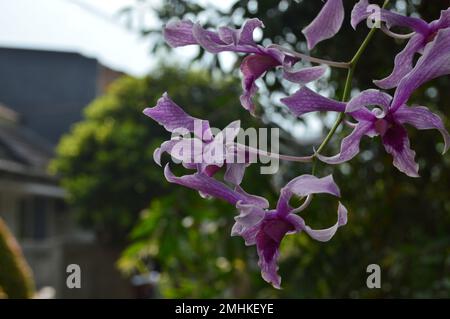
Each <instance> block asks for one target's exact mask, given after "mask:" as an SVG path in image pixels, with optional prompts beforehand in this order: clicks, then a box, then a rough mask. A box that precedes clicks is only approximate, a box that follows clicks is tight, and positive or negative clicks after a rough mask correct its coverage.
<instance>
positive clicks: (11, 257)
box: [0, 218, 34, 299]
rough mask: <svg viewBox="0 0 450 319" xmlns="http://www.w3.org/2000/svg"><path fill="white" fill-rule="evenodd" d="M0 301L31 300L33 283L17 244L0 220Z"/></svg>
mask: <svg viewBox="0 0 450 319" xmlns="http://www.w3.org/2000/svg"><path fill="white" fill-rule="evenodd" d="M0 252H1V254H0V299H2V298H14V299H25V298H31V297H33V294H34V281H33V275H32V273H31V270H30V268H29V267H28V264H27V262H26V261H25V258H24V257H23V255H22V251H21V249H20V246H19V244H18V243H17V241H16V239H15V238H14V237H13V235H12V234H11V232H10V231H9V229H8V228H7V226H6V224H5V223H4V222H3V220H2V219H1V218H0Z"/></svg>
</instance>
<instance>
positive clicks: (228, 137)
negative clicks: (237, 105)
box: [219, 120, 241, 143]
mask: <svg viewBox="0 0 450 319" xmlns="http://www.w3.org/2000/svg"><path fill="white" fill-rule="evenodd" d="M240 130H241V121H240V120H236V121H233V122H231V123H230V124H228V125H227V126H226V127H225V128H224V129H223V130H222V131H221V132H220V133H219V134H222V137H221V138H220V139H222V140H223V142H224V143H232V142H233V141H234V139H235V138H236V136H238V134H239V132H240Z"/></svg>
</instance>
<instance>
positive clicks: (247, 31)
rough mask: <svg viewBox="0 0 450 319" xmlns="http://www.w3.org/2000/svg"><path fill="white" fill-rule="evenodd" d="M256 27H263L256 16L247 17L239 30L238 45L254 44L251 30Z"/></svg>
mask: <svg viewBox="0 0 450 319" xmlns="http://www.w3.org/2000/svg"><path fill="white" fill-rule="evenodd" d="M256 28H264V24H263V22H262V21H261V20H259V19H257V18H253V19H248V20H246V21H245V23H244V25H243V26H242V27H241V29H240V30H239V39H238V43H239V44H240V45H256V43H255V41H254V40H253V32H254V31H255V29H256Z"/></svg>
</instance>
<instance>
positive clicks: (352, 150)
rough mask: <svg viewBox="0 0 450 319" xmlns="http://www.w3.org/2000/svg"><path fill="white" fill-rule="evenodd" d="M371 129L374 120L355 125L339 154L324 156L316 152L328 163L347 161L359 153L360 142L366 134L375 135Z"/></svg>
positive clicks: (343, 141)
mask: <svg viewBox="0 0 450 319" xmlns="http://www.w3.org/2000/svg"><path fill="white" fill-rule="evenodd" d="M371 131H373V122H366V121H361V122H359V123H358V125H357V126H356V127H355V129H354V130H353V132H352V133H351V134H350V135H348V136H347V137H345V138H344V139H343V140H342V143H341V151H340V152H339V154H337V155H335V156H332V157H327V156H323V155H321V154H316V156H317V158H318V159H319V160H321V161H322V162H325V163H328V164H340V163H344V162H347V161H349V160H351V159H352V158H353V157H355V156H356V155H357V154H358V153H359V143H360V141H361V138H362V137H363V136H364V135H366V134H370V135H373V133H372V132H371Z"/></svg>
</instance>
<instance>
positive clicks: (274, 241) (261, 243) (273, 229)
mask: <svg viewBox="0 0 450 319" xmlns="http://www.w3.org/2000/svg"><path fill="white" fill-rule="evenodd" d="M293 231H295V227H294V225H293V224H292V223H291V222H289V220H286V219H281V218H275V219H272V220H265V221H263V222H262V225H261V228H260V231H259V232H258V234H257V235H256V249H257V252H258V256H259V261H258V265H259V267H260V268H261V276H262V277H263V279H264V280H265V281H267V282H268V283H270V284H272V286H273V287H274V288H277V289H280V285H281V277H280V276H279V275H278V264H277V261H278V256H279V248H280V244H281V240H282V239H283V237H284V236H285V235H286V234H287V233H292V232H293Z"/></svg>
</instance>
